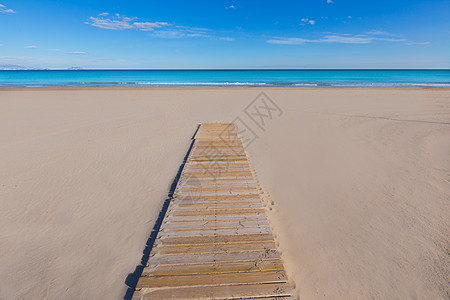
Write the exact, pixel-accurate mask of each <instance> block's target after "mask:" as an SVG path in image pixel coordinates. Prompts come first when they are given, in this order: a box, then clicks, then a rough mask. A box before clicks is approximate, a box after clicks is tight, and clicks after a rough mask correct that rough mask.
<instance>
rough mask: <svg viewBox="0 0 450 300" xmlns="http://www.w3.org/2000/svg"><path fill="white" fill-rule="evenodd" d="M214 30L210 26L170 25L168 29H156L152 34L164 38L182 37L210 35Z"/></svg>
mask: <svg viewBox="0 0 450 300" xmlns="http://www.w3.org/2000/svg"><path fill="white" fill-rule="evenodd" d="M211 31H212V30H211V29H208V28H199V27H187V26H168V29H166V30H155V31H153V32H152V33H151V36H154V37H159V38H164V39H181V38H195V37H209V36H210V34H209V33H210V32H211Z"/></svg>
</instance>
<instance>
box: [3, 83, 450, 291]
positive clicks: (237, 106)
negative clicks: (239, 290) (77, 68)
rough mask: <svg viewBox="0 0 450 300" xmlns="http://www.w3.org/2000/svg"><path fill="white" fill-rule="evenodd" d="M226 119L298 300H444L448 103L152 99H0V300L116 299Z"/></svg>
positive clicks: (363, 92) (136, 92)
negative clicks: (177, 187) (248, 138)
mask: <svg viewBox="0 0 450 300" xmlns="http://www.w3.org/2000/svg"><path fill="white" fill-rule="evenodd" d="M261 91H264V92H265V93H266V94H267V95H268V96H269V97H270V99H271V100H272V101H273V103H275V104H276V105H277V106H278V108H279V109H280V110H281V111H282V113H280V114H278V113H277V114H274V115H273V116H272V118H271V119H269V118H266V119H265V123H264V126H263V127H259V126H258V125H257V124H256V123H255V122H254V120H252V119H251V118H250V117H249V115H247V114H246V110H245V109H246V107H247V106H248V105H249V104H251V103H252V101H253V100H254V99H255V97H257V96H258V94H259V93H260V92H261ZM265 113H268V112H265ZM236 118H239V119H238V120H240V121H241V122H243V123H244V124H246V125H247V126H248V128H250V129H251V131H253V133H254V136H253V137H254V141H253V142H252V143H251V144H250V145H248V147H247V148H246V151H247V153H248V156H249V160H250V162H251V164H252V167H253V169H254V173H255V174H256V176H257V179H258V181H259V184H260V186H261V192H262V193H263V199H264V201H265V203H266V206H267V210H268V213H269V217H270V222H271V227H272V229H273V231H274V233H275V236H276V239H277V242H278V243H279V249H280V251H281V253H282V258H283V260H284V264H285V267H286V269H287V272H288V275H289V277H290V280H291V283H292V285H293V286H295V293H296V295H297V297H298V298H300V299H302V300H303V299H448V297H449V293H450V292H449V286H448V276H449V274H450V263H449V259H448V254H449V252H450V246H449V243H448V240H449V236H450V229H449V228H450V227H449V221H448V220H449V219H450V218H449V216H450V201H449V200H450V196H449V195H450V89H413V88H410V89H393V88H386V89H375V88H373V89H370V88H367V89H363V88H264V89H261V88H148V87H147V88H133V87H124V88H108V87H103V88H70V87H66V88H2V89H0V125H1V127H0V206H1V209H0V249H1V255H0V269H1V272H0V299H122V298H123V297H124V295H125V293H126V291H127V289H128V286H127V284H126V279H127V276H128V275H129V274H130V273H132V272H134V270H135V268H136V266H137V265H139V264H140V261H141V257H142V251H143V249H144V247H145V243H146V241H147V239H148V237H149V235H150V233H151V231H152V228H153V226H154V223H155V221H156V219H157V217H158V214H159V212H160V210H161V208H162V205H163V202H164V200H165V199H166V198H167V193H168V191H169V188H170V185H171V184H172V181H173V179H174V177H175V175H176V174H177V171H178V168H179V167H180V164H181V163H182V161H183V158H184V156H185V155H186V152H187V150H188V147H189V145H190V142H191V140H190V139H191V137H192V135H193V134H194V132H195V129H196V126H197V123H199V122H231V121H233V120H236Z"/></svg>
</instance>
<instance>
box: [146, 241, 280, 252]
mask: <svg viewBox="0 0 450 300" xmlns="http://www.w3.org/2000/svg"><path fill="white" fill-rule="evenodd" d="M266 249H274V250H275V249H276V246H275V242H250V243H217V244H203V245H202V244H200V245H189V246H186V245H169V246H164V245H156V246H155V247H154V248H153V249H152V254H153V253H154V254H156V253H161V254H180V253H186V254H189V253H212V252H224V253H231V252H242V251H262V250H266Z"/></svg>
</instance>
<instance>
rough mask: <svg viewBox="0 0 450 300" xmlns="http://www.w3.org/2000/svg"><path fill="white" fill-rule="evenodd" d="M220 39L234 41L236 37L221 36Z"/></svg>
mask: <svg viewBox="0 0 450 300" xmlns="http://www.w3.org/2000/svg"><path fill="white" fill-rule="evenodd" d="M219 40H221V41H225V42H232V41H234V38H232V37H220V38H219Z"/></svg>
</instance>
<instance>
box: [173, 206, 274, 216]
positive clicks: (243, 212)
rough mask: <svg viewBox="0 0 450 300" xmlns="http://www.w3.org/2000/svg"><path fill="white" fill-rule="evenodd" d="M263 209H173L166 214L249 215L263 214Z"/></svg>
mask: <svg viewBox="0 0 450 300" xmlns="http://www.w3.org/2000/svg"><path fill="white" fill-rule="evenodd" d="M264 213H265V210H264V209H260V208H243V209H241V210H226V209H208V210H205V211H199V210H194V211H189V210H181V211H180V210H174V211H171V212H169V213H168V216H209V215H214V216H219V215H249V214H255V215H256V214H264Z"/></svg>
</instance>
